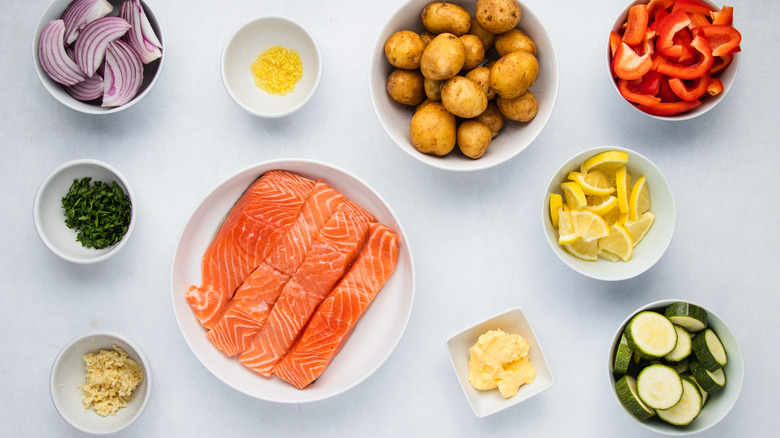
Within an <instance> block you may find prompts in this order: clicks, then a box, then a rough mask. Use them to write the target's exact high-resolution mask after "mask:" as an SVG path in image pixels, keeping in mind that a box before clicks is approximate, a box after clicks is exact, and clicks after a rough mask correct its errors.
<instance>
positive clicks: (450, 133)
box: [409, 102, 457, 156]
mask: <svg viewBox="0 0 780 438" xmlns="http://www.w3.org/2000/svg"><path fill="white" fill-rule="evenodd" d="M409 136H410V137H411V140H412V144H413V145H414V147H415V148H416V149H417V150H418V151H420V152H422V153H424V154H433V155H439V156H443V155H447V154H449V153H450V152H452V150H453V149H454V148H455V143H456V139H457V128H456V122H455V116H453V115H452V114H450V113H449V112H447V110H446V109H444V105H442V104H441V103H439V102H430V103H426V104H425V105H421V106H420V107H418V109H417V111H416V112H415V113H414V115H413V116H412V122H411V123H410V124H409Z"/></svg>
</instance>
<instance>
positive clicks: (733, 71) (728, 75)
mask: <svg viewBox="0 0 780 438" xmlns="http://www.w3.org/2000/svg"><path fill="white" fill-rule="evenodd" d="M703 1H704V3H707V4H708V5H710V6H712V7H713V8H715V9H716V10H718V9H719V6H718V5H716V4H715V3H713V2H711V1H710V0H703ZM647 2H648V0H634V1H633V2H631V4H629V5H628V6H626V7H625V9H623V11H622V12H621V13H620V15H619V16H618V18H617V20H615V23H614V24H613V25H612V29H611V30H613V31H615V32H617V31H618V30H619V29H620V28H621V26H623V24H624V23H625V22H626V20H627V19H628V10H629V8H631V6H634V5H637V4H640V3H647ZM739 58H740V53H735V54H734V58H733V60H732V61H731V64H729V66H728V67H726V68H725V69H724V70H723V71H721V72H720V73H718V74H717V75H716V77H718V78H720V80H721V82H723V91H721V92H720V94H718V95H717V96H714V97H713V96H707V95H706V94H705V97H703V98H702V104H701V105H699V106H698V107H697V108H696V109H694V110H692V111H688V112H686V113H683V114H677V115H674V116H656V115H654V114H648V113H646V112H644V111H642V110H641V109H639V108H638V107H637V106H636V105H634V104H633V103H631V102H629V101H627V100H626V99H625V98H623V96H622V95H621V94H620V90H619V89H618V85H617V80H616V79H615V76H614V75H613V74H612V51H611V49H610V46H609V37H607V57H606V59H607V74H608V75H609V78H610V82H611V83H612V88H613V89H614V90H615V92H616V93H617V95H618V97H619V98H620V100H622V101H623V102H625V103H626V104H627V105H628V106H630V107H631V108H633V109H634V110H636V111H639V112H640V113H642V114H644V115H646V116H648V117H652V118H654V119H658V120H670V121H682V120H689V119H692V118H694V117H698V116H700V115H702V114H704V113H706V112H707V111H709V110H711V109H712V108H714V107H715V105H717V104H718V103H720V101H722V100H723V98H724V97H725V96H726V94H727V93H728V92H729V90H730V89H731V86H732V85H733V84H734V79H736V77H737V71H738V70H739Z"/></svg>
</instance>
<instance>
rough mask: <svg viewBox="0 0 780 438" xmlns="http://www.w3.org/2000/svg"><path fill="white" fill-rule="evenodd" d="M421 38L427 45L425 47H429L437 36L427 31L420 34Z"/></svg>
mask: <svg viewBox="0 0 780 438" xmlns="http://www.w3.org/2000/svg"><path fill="white" fill-rule="evenodd" d="M420 38H422V40H423V43H424V44H425V47H428V44H430V43H431V41H433V39H434V38H436V34H433V33H430V32H428V31H427V30H426V31H425V32H423V33H421V34H420Z"/></svg>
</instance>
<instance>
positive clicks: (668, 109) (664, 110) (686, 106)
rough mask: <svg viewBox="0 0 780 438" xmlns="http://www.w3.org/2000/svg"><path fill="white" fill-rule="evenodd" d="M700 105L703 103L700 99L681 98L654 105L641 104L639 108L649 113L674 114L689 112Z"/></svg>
mask: <svg viewBox="0 0 780 438" xmlns="http://www.w3.org/2000/svg"><path fill="white" fill-rule="evenodd" d="M699 105H701V101H700V100H694V101H692V102H687V101H684V100H681V101H679V102H661V103H659V104H657V105H654V106H649V105H639V107H638V108H639V109H640V110H642V111H644V112H646V113H647V114H652V115H654V116H674V115H677V114H682V113H687V112H688V111H691V110H693V109H695V108H698V107H699Z"/></svg>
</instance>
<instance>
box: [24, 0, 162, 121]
mask: <svg viewBox="0 0 780 438" xmlns="http://www.w3.org/2000/svg"><path fill="white" fill-rule="evenodd" d="M72 1H73V0H54V1H52V2H51V3H50V4H49V6H48V7H47V8H46V9H45V10H44V11H43V13H42V14H41V17H40V18H39V19H38V24H37V25H36V26H35V34H34V36H33V46H32V49H33V62H34V63H35V71H37V72H38V77H39V78H40V79H41V82H42V83H43V86H44V87H46V90H47V91H48V92H49V93H50V94H51V95H52V96H54V98H55V99H57V100H58V101H60V102H61V103H62V104H63V105H65V106H67V107H69V108H71V109H74V110H76V111H79V112H82V113H85V114H111V113H116V112H119V111H122V110H124V109H127V108H130V107H131V106H133V105H135V104H136V103H138V102H139V101H140V100H141V99H143V97H144V96H146V95H147V94H148V93H149V91H150V90H151V89H152V87H153V86H154V84H155V83H156V82H157V79H158V78H159V77H160V72H161V71H162V66H163V62H164V60H165V52H166V42H165V37H164V35H163V31H162V26H161V25H160V21H159V20H158V19H157V15H155V13H154V11H152V8H150V7H149V5H148V4H147V2H145V1H142V2H141V5H142V6H143V8H144V12H145V13H146V16H147V17H148V18H149V23H150V24H151V25H152V29H154V32H155V34H156V35H157V38H159V40H160V42H161V43H162V45H163V49H162V57H160V58H159V59H157V60H155V61H152V62H150V63H149V64H146V65H144V80H143V83H141V88H139V89H138V93H137V94H136V95H135V97H134V98H133V100H131V101H130V102H128V103H126V104H124V105H122V106H117V107H110V108H104V107H101V106H100V103H99V102H98V103H94V102H82V101H79V100H76V99H74V98H72V97H71V96H70V95H69V94H68V93H67V92H66V91H65V89H64V88H63V87H62V85H60V84H58V83H57V82H54V81H53V80H52V79H51V78H50V77H49V76H47V75H46V73H44V72H43V68H41V62H40V61H39V60H38V41H40V39H41V31H42V30H43V27H44V26H46V25H47V24H48V23H49V22H50V21H52V20H56V19H58V18H60V16H61V15H62V12H63V11H65V8H66V7H67V6H68V5H69V4H70V3H71V2H72ZM108 2H109V3H111V5H112V6H113V7H114V9H113V11H111V13H109V14H108V15H109V16H116V15H117V14H118V13H119V7H120V6H121V5H122V3H123V2H124V0H108Z"/></svg>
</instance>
